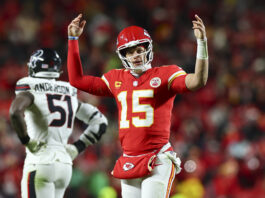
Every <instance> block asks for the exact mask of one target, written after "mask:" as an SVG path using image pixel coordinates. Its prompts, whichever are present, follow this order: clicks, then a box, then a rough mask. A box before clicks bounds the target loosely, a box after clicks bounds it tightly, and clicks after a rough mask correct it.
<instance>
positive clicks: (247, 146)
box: [0, 0, 265, 198]
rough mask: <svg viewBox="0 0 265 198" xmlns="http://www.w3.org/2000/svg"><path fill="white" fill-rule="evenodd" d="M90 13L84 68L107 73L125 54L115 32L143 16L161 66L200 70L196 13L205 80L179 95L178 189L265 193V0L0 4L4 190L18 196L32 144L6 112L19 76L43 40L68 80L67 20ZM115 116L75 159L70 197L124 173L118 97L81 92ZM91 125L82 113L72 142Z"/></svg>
mask: <svg viewBox="0 0 265 198" xmlns="http://www.w3.org/2000/svg"><path fill="white" fill-rule="evenodd" d="M79 13H82V14H83V16H84V19H86V20H87V24H86V27H85V32H84V34H83V35H82V37H81V38H80V39H79V43H80V52H81V59H82V63H83V67H84V72H85V73H86V74H93V75H95V76H101V75H102V74H103V73H104V72H106V71H109V70H110V69H113V68H121V67H122V64H121V62H120V61H119V59H118V57H117V55H116V54H115V44H116V37H117V34H118V33H119V31H120V30H122V29H123V28H124V27H126V26H129V25H139V26H141V27H143V28H145V29H147V30H148V32H149V33H150V34H151V36H152V38H153V45H154V61H153V66H161V65H169V64H177V65H178V66H180V67H182V68H183V69H184V70H185V71H186V72H187V73H189V72H192V71H193V70H194V63H195V57H196V40H195V37H194V35H193V31H192V23H191V21H192V20H193V19H194V15H195V14H198V15H199V16H200V17H201V18H202V19H203V21H204V24H205V26H206V30H207V38H208V50H209V61H210V72H209V79H208V83H207V85H206V86H205V87H204V88H202V89H201V90H199V91H197V92H192V93H187V94H183V95H178V96H177V97H176V100H175V106H174V109H173V112H172V115H173V119H172V129H171V138H170V139H171V143H172V145H173V147H174V150H175V151H176V152H177V153H178V155H179V156H180V158H181V159H182V172H181V173H180V174H179V175H177V176H176V179H175V181H174V183H173V186H172V192H171V198H203V197H205V198H253V197H255V198H262V197H265V75H264V74H265V4H264V2H263V1H262V0H187V1H182V0H142V1H133V0H45V1H43V0H1V5H0V73H1V76H0V198H17V197H20V179H21V176H22V167H23V160H24V157H25V149H24V147H23V146H22V145H21V143H20V142H19V140H18V138H17V136H16V134H15V132H14V130H13V129H12V127H11V125H10V121H9V117H8V111H9V106H10V103H11V101H12V99H13V98H14V88H15V84H16V81H17V80H18V79H19V78H21V77H23V76H26V75H27V61H28V59H29V57H30V55H31V53H32V52H33V51H34V50H36V49H38V48H40V47H51V48H53V49H55V50H57V51H58V53H59V54H60V55H61V57H62V60H63V70H64V73H63V74H62V77H61V79H62V80H66V81H68V77H67V70H66V60H67V25H68V24H69V22H70V21H71V20H72V19H73V18H74V17H75V16H77V15H78V14H79ZM79 97H80V99H81V100H83V101H85V102H88V103H91V104H94V105H96V106H97V107H98V108H99V109H100V110H101V111H102V112H103V113H104V114H105V115H106V116H107V118H108V119H109V123H110V125H109V128H108V130H107V134H105V135H104V137H103V139H102V140H101V142H100V143H99V144H97V145H95V146H91V147H89V148H88V149H87V150H86V151H85V152H84V153H82V155H80V156H79V157H78V158H77V159H76V160H75V161H74V168H73V177H72V181H71V183H70V186H69V187H68V189H67V191H66V194H65V197H66V198H68V197H78V198H85V197H86V198H97V197H99V198H116V197H117V198H118V197H120V182H119V180H117V179H115V178H113V177H112V176H111V174H110V172H111V170H112V168H113V166H114V163H115V161H116V159H117V158H118V156H119V155H120V154H121V150H120V144H119V141H118V126H117V123H118V122H117V117H118V115H117V110H116V105H115V103H114V101H113V99H111V98H101V97H96V96H92V95H89V94H87V93H84V92H81V91H80V93H79ZM83 129H84V126H83V125H82V124H81V122H79V121H78V120H77V121H76V123H75V130H74V133H73V134H72V136H71V139H70V142H71V141H74V140H76V139H77V138H78V137H79V135H80V133H81V132H82V130H83Z"/></svg>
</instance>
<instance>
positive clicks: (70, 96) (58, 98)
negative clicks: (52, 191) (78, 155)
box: [16, 77, 78, 164]
mask: <svg viewBox="0 0 265 198" xmlns="http://www.w3.org/2000/svg"><path fill="white" fill-rule="evenodd" d="M23 91H28V92H30V93H31V94H32V95H33V96H34V102H33V104H32V105H31V106H30V107H29V108H27V109H26V111H25V121H26V125H27V132H28V135H29V136H30V138H32V139H34V140H39V141H42V142H45V143H46V146H44V147H43V148H42V149H41V150H40V151H39V152H37V153H35V154H32V153H31V152H30V151H29V150H27V151H26V152H27V156H26V159H25V164H51V163H54V162H55V161H59V162H62V163H69V164H72V160H71V158H70V156H69V155H68V154H67V152H66V150H65V148H64V144H67V141H68V138H69V136H70V135H71V133H72V129H73V126H74V124H73V122H74V118H75V114H76V111H77V108H78V99H77V89H76V88H74V87H72V86H71V85H70V84H69V83H68V82H63V81H56V80H54V79H43V78H32V77H25V78H22V79H20V80H19V81H18V82H17V85H16V94H19V93H20V92H23Z"/></svg>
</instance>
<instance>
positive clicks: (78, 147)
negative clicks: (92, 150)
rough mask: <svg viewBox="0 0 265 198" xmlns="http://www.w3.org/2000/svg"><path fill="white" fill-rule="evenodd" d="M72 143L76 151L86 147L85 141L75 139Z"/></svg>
mask: <svg viewBox="0 0 265 198" xmlns="http://www.w3.org/2000/svg"><path fill="white" fill-rule="evenodd" d="M73 145H75V147H76V148H77V150H78V153H81V152H82V151H83V150H85V148H86V145H85V143H84V142H82V141H81V140H77V141H76V142H74V143H73Z"/></svg>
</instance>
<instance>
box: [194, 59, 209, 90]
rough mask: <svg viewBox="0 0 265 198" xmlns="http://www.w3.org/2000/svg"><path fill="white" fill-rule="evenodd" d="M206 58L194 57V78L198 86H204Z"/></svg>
mask: <svg viewBox="0 0 265 198" xmlns="http://www.w3.org/2000/svg"><path fill="white" fill-rule="evenodd" d="M208 65H209V63H208V59H198V58H197V59H196V63H195V78H196V81H197V84H198V85H199V86H205V85H206V83H207V79H208V67H209V66H208Z"/></svg>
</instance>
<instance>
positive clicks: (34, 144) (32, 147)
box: [25, 139, 46, 153]
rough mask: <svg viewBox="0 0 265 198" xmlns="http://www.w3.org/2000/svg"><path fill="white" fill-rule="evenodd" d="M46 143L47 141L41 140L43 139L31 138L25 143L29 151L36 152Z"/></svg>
mask: <svg viewBox="0 0 265 198" xmlns="http://www.w3.org/2000/svg"><path fill="white" fill-rule="evenodd" d="M45 144H46V143H45V142H41V141H37V140H33V139H30V140H29V142H28V143H27V144H25V146H26V147H27V148H28V149H29V151H30V152H31V153H36V152H38V151H39V150H40V149H41V147H42V146H44V145H45Z"/></svg>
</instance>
